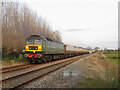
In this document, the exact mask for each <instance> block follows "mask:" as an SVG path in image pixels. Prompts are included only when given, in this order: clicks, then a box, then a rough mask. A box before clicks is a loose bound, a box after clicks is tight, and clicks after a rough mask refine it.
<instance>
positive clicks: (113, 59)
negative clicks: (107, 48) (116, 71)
mask: <svg viewBox="0 0 120 90" xmlns="http://www.w3.org/2000/svg"><path fill="white" fill-rule="evenodd" d="M104 55H105V56H106V57H108V58H110V60H111V62H112V63H114V64H118V60H119V59H117V58H118V57H120V56H119V55H118V52H111V53H105V54H104ZM115 58H116V59H115Z"/></svg>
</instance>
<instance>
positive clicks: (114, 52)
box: [105, 51, 118, 57]
mask: <svg viewBox="0 0 120 90" xmlns="http://www.w3.org/2000/svg"><path fill="white" fill-rule="evenodd" d="M105 56H107V57H118V52H117V51H113V52H110V53H105Z"/></svg>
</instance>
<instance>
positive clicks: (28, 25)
mask: <svg viewBox="0 0 120 90" xmlns="http://www.w3.org/2000/svg"><path fill="white" fill-rule="evenodd" d="M33 34H39V35H45V36H49V37H51V38H52V39H55V40H61V38H60V35H58V34H59V33H58V32H57V33H56V32H55V33H54V32H53V31H52V28H51V27H50V25H49V24H48V23H47V21H46V20H45V19H44V18H42V17H40V16H38V15H37V14H36V13H34V12H33V11H32V10H31V9H29V8H28V7H27V5H26V4H22V3H18V2H2V47H3V48H6V49H7V51H8V53H10V52H12V51H17V52H18V51H21V50H23V49H24V45H25V39H26V38H27V37H29V36H30V35H33ZM8 53H6V54H8Z"/></svg>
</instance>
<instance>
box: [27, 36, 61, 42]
mask: <svg viewBox="0 0 120 90" xmlns="http://www.w3.org/2000/svg"><path fill="white" fill-rule="evenodd" d="M36 39H37V40H41V39H42V40H45V41H51V42H56V43H62V42H60V41H57V40H53V39H51V38H50V37H47V36H43V35H31V36H30V37H28V38H27V39H26V40H36Z"/></svg>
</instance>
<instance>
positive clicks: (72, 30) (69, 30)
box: [66, 29, 84, 32]
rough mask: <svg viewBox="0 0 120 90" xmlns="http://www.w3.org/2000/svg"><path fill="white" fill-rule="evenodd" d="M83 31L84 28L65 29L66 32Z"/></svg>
mask: <svg viewBox="0 0 120 90" xmlns="http://www.w3.org/2000/svg"><path fill="white" fill-rule="evenodd" d="M74 31H84V29H67V30H66V32H74Z"/></svg>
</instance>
